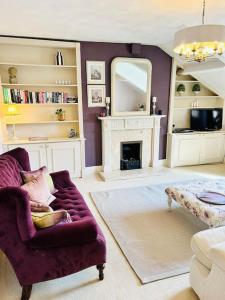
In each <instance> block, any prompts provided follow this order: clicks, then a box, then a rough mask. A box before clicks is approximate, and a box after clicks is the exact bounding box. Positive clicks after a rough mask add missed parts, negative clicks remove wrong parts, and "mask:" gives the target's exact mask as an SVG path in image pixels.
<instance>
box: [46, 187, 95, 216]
mask: <svg viewBox="0 0 225 300" xmlns="http://www.w3.org/2000/svg"><path fill="white" fill-rule="evenodd" d="M54 196H55V197H56V199H55V200H54V201H53V202H52V203H51V205H50V206H51V207H52V208H53V210H59V209H63V210H66V211H67V212H68V213H69V214H70V217H71V219H72V221H73V222H75V221H79V220H81V219H83V218H85V217H93V216H92V214H91V212H90V210H89V208H88V207H87V204H86V203H85V201H84V199H83V197H82V196H81V194H80V192H79V191H78V189H77V188H76V187H75V186H74V187H69V188H64V189H60V190H59V191H58V192H57V193H55V194H54Z"/></svg>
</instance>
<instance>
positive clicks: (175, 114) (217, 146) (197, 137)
mask: <svg viewBox="0 0 225 300" xmlns="http://www.w3.org/2000/svg"><path fill="white" fill-rule="evenodd" d="M178 69H180V68H179V67H178V65H177V64H176V61H175V60H174V62H173V68H172V76H171V95H170V111H169V124H168V143H167V159H168V165H169V166H170V167H176V166H185V165H197V164H207V163H219V162H220V163H221V162H223V160H224V155H225V130H224V128H225V110H224V103H225V102H224V98H223V97H221V96H220V95H218V94H216V93H215V92H214V91H213V90H211V89H210V88H209V87H207V86H205V85H204V84H202V82H200V81H198V80H197V79H196V78H194V76H191V75H182V74H181V73H180V72H178ZM179 74H181V75H179ZM196 83H198V84H199V85H200V92H199V93H198V94H197V95H195V94H194V92H193V91H192V88H193V85H194V84H196ZM179 84H183V85H184V86H185V92H184V93H183V94H179V93H178V92H177V87H178V86H179ZM192 108H222V109H223V129H222V130H218V131H209V132H188V133H174V132H173V129H174V128H175V129H176V128H190V116H191V109H192Z"/></svg>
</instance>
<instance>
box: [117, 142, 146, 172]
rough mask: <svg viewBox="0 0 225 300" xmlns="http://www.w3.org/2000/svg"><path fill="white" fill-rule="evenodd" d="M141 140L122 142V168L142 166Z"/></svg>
mask: <svg viewBox="0 0 225 300" xmlns="http://www.w3.org/2000/svg"><path fill="white" fill-rule="evenodd" d="M141 146H142V143H141V142H123V143H121V159H120V170H133V169H140V168H141Z"/></svg>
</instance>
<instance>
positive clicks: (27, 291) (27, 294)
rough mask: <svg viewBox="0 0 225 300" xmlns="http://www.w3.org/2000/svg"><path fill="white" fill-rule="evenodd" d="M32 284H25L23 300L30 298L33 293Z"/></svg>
mask: <svg viewBox="0 0 225 300" xmlns="http://www.w3.org/2000/svg"><path fill="white" fill-rule="evenodd" d="M31 290H32V285H23V290H22V296H21V300H29V299H30V295H31Z"/></svg>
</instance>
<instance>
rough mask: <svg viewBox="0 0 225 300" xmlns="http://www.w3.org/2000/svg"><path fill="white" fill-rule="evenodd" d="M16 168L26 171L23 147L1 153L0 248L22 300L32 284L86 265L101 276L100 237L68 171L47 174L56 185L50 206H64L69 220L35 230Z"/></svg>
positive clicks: (102, 243) (102, 244) (103, 252)
mask: <svg viewBox="0 0 225 300" xmlns="http://www.w3.org/2000/svg"><path fill="white" fill-rule="evenodd" d="M21 170H26V171H29V170H30V163H29V157H28V153H27V152H26V151H25V150H24V149H22V148H17V149H15V150H12V151H9V152H6V153H4V154H2V155H0V249H1V250H2V251H3V252H4V253H5V254H6V256H7V257H8V259H9V261H10V263H11V264H12V266H13V268H14V270H15V273H16V275H17V278H18V280H19V282H20V284H21V286H22V287H23V290H22V297H21V299H23V300H27V299H29V297H30V294H31V289H32V284H33V283H37V282H41V281H46V280H50V279H55V278H59V277H63V276H66V275H69V274H72V273H75V272H78V271H80V270H83V269H85V268H88V267H91V266H97V269H98V271H99V279H100V280H103V279H104V274H103V269H104V263H105V261H106V244H105V239H104V236H103V234H102V232H101V230H100V228H99V227H98V225H97V224H96V222H95V219H94V217H93V216H92V214H91V212H90V210H89V209H88V207H87V205H86V203H85V201H84V199H83V197H82V196H81V194H80V193H79V191H78V190H77V188H76V186H75V185H74V184H73V183H72V181H71V180H70V176H69V173H68V171H60V172H56V173H52V174H51V176H52V179H53V182H54V185H55V187H56V188H57V189H58V192H57V193H55V197H56V199H55V200H54V201H53V202H52V204H51V206H52V208H53V209H54V210H55V209H66V210H67V211H68V212H69V214H70V216H71V218H72V221H73V222H72V223H65V224H58V225H55V226H52V227H49V228H45V229H39V230H37V229H36V228H35V227H34V225H33V222H32V218H31V212H30V204H29V201H28V196H27V193H26V192H25V191H23V190H22V189H21V188H20V185H21V184H22V179H21V176H20V171H21Z"/></svg>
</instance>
